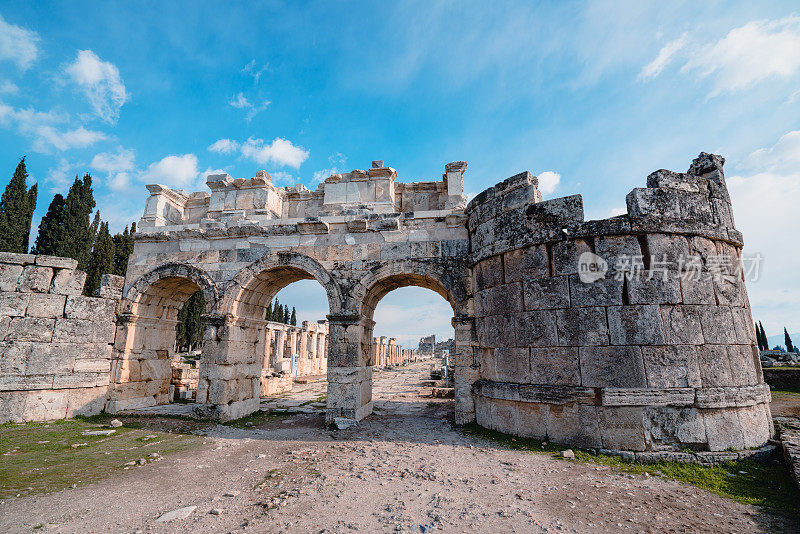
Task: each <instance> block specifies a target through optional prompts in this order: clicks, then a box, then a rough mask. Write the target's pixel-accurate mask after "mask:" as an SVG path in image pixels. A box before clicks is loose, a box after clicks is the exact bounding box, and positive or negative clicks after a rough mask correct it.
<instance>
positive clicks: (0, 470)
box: [0, 416, 203, 499]
mask: <svg viewBox="0 0 800 534" xmlns="http://www.w3.org/2000/svg"><path fill="white" fill-rule="evenodd" d="M110 419H111V418H110V417H108V416H100V417H93V418H81V419H68V420H64V421H55V422H52V423H25V424H5V425H0V499H4V498H8V497H13V496H16V495H20V496H23V495H31V494H35V493H48V492H52V491H58V490H61V489H64V488H68V487H70V486H72V485H73V484H77V485H79V486H82V485H86V484H89V483H90V482H94V481H96V480H100V479H102V478H105V477H108V476H111V475H112V474H114V473H116V472H117V471H119V470H122V469H123V467H124V464H125V463H127V462H131V461H135V460H137V459H139V458H147V457H148V456H149V455H150V454H151V453H155V452H157V453H158V454H160V455H162V456H166V455H168V454H173V453H176V452H179V451H184V450H189V449H192V448H194V447H198V446H200V445H201V444H202V442H203V439H202V438H201V437H199V436H195V435H189V434H177V433H168V432H159V431H156V430H153V429H145V428H132V427H129V426H124V427H121V428H117V429H115V430H116V432H114V433H113V434H111V435H109V436H84V435H83V434H82V432H83V431H84V430H98V429H100V428H102V426H101V423H102V422H105V421H107V420H110ZM148 436H155V437H148ZM84 444H85V445H84Z"/></svg>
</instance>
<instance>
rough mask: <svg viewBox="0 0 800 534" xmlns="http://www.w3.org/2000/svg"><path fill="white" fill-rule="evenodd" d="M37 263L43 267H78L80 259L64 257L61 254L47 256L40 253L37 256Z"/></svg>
mask: <svg viewBox="0 0 800 534" xmlns="http://www.w3.org/2000/svg"><path fill="white" fill-rule="evenodd" d="M36 265H39V266H41V267H54V268H56V269H77V268H78V260H73V259H72V258H62V257H59V256H46V255H44V254H39V255H38V256H36Z"/></svg>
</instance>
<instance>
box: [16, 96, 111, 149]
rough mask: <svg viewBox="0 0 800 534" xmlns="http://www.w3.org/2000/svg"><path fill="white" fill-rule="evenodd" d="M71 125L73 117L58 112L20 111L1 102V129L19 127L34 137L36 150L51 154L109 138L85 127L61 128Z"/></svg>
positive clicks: (33, 145)
mask: <svg viewBox="0 0 800 534" xmlns="http://www.w3.org/2000/svg"><path fill="white" fill-rule="evenodd" d="M67 122H69V115H67V114H65V113H61V112H58V111H54V110H50V111H48V112H46V113H45V112H42V111H36V110H35V109H33V108H27V109H21V108H20V109H18V108H14V107H12V106H9V105H7V104H3V103H2V102H0V126H5V127H8V128H16V130H17V131H18V132H19V134H20V135H22V136H24V137H28V138H30V139H31V140H32V141H33V143H32V147H31V148H32V149H33V150H35V151H36V152H42V153H45V154H49V153H51V152H52V151H53V149H55V150H58V151H64V150H69V149H71V148H84V147H87V146H89V145H92V144H94V143H96V142H97V141H100V140H102V139H106V137H107V136H106V134H104V133H102V132H98V131H94V130H87V129H86V128H84V127H83V126H80V127H78V128H72V129H64V128H62V127H61V126H60V125H62V124H64V123H67ZM57 126H58V127H57Z"/></svg>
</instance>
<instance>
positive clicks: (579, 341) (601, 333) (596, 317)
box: [555, 307, 609, 346]
mask: <svg viewBox="0 0 800 534" xmlns="http://www.w3.org/2000/svg"><path fill="white" fill-rule="evenodd" d="M555 314H556V330H557V332H558V344H559V345H566V346H576V345H577V346H583V345H608V344H609V337H608V323H607V320H606V310H605V308H600V307H598V308H568V309H565V310H555Z"/></svg>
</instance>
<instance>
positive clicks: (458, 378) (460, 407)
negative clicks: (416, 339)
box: [451, 317, 479, 425]
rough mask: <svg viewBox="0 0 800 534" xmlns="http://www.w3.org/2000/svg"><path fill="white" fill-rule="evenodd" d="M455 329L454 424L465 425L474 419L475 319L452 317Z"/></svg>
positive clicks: (476, 375)
mask: <svg viewBox="0 0 800 534" xmlns="http://www.w3.org/2000/svg"><path fill="white" fill-rule="evenodd" d="M452 324H453V328H454V329H455V338H454V343H453V345H454V351H453V352H454V354H452V355H451V358H453V361H454V362H455V370H454V371H455V372H454V373H453V386H454V388H455V411H456V424H458V425H465V424H467V423H471V422H472V421H474V420H475V403H474V401H473V398H472V384H473V383H474V382H475V381H476V380H478V378H479V376H478V371H479V367H478V364H477V362H476V360H475V358H474V356H473V354H474V350H475V349H474V344H475V340H476V337H475V319H473V318H472V317H454V318H453V321H452Z"/></svg>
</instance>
